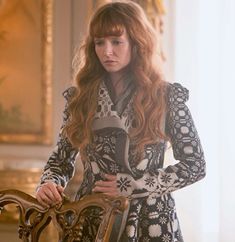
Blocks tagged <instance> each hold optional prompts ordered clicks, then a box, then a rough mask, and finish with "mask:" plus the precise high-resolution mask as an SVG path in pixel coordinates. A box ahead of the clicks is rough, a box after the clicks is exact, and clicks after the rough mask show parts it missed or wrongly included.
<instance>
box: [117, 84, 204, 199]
mask: <svg viewBox="0 0 235 242" xmlns="http://www.w3.org/2000/svg"><path fill="white" fill-rule="evenodd" d="M187 100H188V90H187V89H186V88H184V87H182V86H181V85H180V84H177V83H174V84H169V90H168V105H167V106H168V109H167V114H166V121H165V122H166V134H167V135H168V137H169V138H170V142H171V146H172V148H173V154H174V158H175V159H176V160H178V163H176V164H175V165H170V166H168V167H166V168H160V169H157V170H156V171H155V172H154V173H152V172H150V171H147V169H146V172H145V173H144V174H143V176H142V177H140V178H138V179H134V178H133V177H132V176H131V175H129V174H124V173H119V174H118V176H117V184H118V188H119V192H120V194H121V195H124V196H129V197H133V198H134V197H145V196H149V195H151V194H152V195H154V196H162V195H164V194H167V193H170V192H173V191H175V190H178V189H181V188H183V187H186V186H188V185H190V184H193V183H195V182H197V181H199V180H200V179H202V178H203V177H204V176H205V160H204V154H203V150H202V147H201V143H200V140H199V137H198V134H197V131H196V128H195V126H194V122H193V119H192V116H191V114H190V111H189V109H188V107H187V105H186V104H185V102H186V101H187ZM143 162H144V161H143Z"/></svg>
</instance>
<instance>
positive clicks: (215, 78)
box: [167, 0, 235, 242]
mask: <svg viewBox="0 0 235 242" xmlns="http://www.w3.org/2000/svg"><path fill="white" fill-rule="evenodd" d="M167 2H170V1H167ZM170 4H171V6H172V8H171V9H173V11H174V14H173V15H172V16H173V17H172V19H171V22H172V23H173V29H172V30H173V31H174V38H173V39H172V41H171V43H172V45H174V51H173V52H172V53H169V57H168V58H173V60H174V69H172V72H173V76H174V79H175V81H180V82H181V83H183V84H184V85H185V86H186V87H188V88H189V89H190V94H191V95H190V96H191V99H190V102H189V106H190V108H191V110H192V113H193V116H194V119H195V122H196V126H197V128H198V131H199V134H200V137H201V139H202V143H203V146H204V151H205V156H206V161H207V177H206V178H205V180H203V181H201V182H199V183H198V184H195V185H193V186H191V187H190V188H188V189H185V191H184V190H183V191H180V192H178V193H177V194H176V196H177V198H178V203H177V204H178V208H179V211H180V212H179V216H180V218H181V221H182V230H183V233H184V234H185V241H190V242H210V241H213V242H224V241H226V242H233V241H234V228H235V227H234V218H235V212H234V205H235V195H234V192H233V190H234V187H235V180H234V170H235V157H234V152H233V151H234V137H235V131H234V121H235V108H234V103H235V102H234V95H235V94H234V90H235V73H234V56H235V46H234V43H235V15H234V10H235V1H233V0H207V1H204V0H191V1H188V0H178V1H171V3H170Z"/></svg>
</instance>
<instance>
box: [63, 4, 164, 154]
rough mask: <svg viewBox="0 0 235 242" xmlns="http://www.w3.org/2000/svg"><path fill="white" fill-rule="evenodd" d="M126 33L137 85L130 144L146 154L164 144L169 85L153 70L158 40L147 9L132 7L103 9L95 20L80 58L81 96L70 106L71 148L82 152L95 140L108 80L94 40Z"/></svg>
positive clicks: (66, 130)
mask: <svg viewBox="0 0 235 242" xmlns="http://www.w3.org/2000/svg"><path fill="white" fill-rule="evenodd" d="M124 29H126V31H127V34H128V36H129V38H130V42H131V46H132V52H131V54H132V56H131V62H130V64H129V71H130V73H132V75H133V77H134V78H133V80H134V81H135V84H136V95H135V97H134V101H133V108H134V112H135V127H134V128H132V129H131V132H130V134H129V135H130V137H131V142H132V144H134V145H136V147H137V150H143V147H144V146H145V145H146V144H150V143H156V142H158V141H159V139H166V136H165V134H164V130H163V127H162V123H163V122H164V120H163V119H164V113H165V109H166V103H165V92H166V82H165V81H164V80H163V78H162V76H161V72H160V71H159V68H156V66H155V65H154V63H155V62H154V57H156V52H155V50H156V42H157V39H156V35H155V31H154V29H153V27H152V26H151V24H150V23H149V21H148V20H147V17H146V15H145V14H144V11H143V9H142V8H141V7H140V6H139V5H138V4H136V3H134V2H131V1H129V2H114V3H108V4H105V5H103V6H102V7H100V8H99V9H98V10H97V11H96V12H95V14H94V15H93V17H92V19H91V21H90V25H89V32H88V35H87V37H86V39H85V42H84V44H83V45H82V46H81V48H80V51H79V53H78V55H77V56H76V57H75V58H76V59H77V60H79V63H80V66H79V68H77V73H76V78H75V80H76V85H77V93H76V95H75V96H74V98H73V99H72V100H71V102H70V103H69V106H68V111H69V113H70V119H69V121H68V122H67V125H66V126H65V128H64V134H66V136H67V137H68V138H69V140H70V141H71V143H72V144H73V146H75V147H78V148H80V149H83V148H84V147H85V146H86V145H87V144H88V143H89V142H90V141H91V138H92V133H91V125H92V121H93V117H94V114H95V112H96V108H97V95H98V89H99V86H100V83H101V81H102V80H103V79H104V77H105V75H106V74H107V73H106V71H105V70H104V68H103V67H102V65H101V64H100V62H99V60H98V57H97V56H96V53H95V45H94V38H95V37H104V36H110V35H114V36H120V35H121V34H122V33H123V31H124Z"/></svg>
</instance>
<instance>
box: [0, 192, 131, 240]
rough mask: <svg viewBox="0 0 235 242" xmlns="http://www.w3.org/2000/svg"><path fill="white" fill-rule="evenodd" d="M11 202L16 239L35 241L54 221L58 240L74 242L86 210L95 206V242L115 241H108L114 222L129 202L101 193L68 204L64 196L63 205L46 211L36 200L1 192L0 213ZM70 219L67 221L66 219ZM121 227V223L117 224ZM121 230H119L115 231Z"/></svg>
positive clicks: (22, 193)
mask: <svg viewBox="0 0 235 242" xmlns="http://www.w3.org/2000/svg"><path fill="white" fill-rule="evenodd" d="M11 203H14V204H16V205H17V207H18V209H19V229H18V233H19V238H20V239H21V240H22V241H23V242H30V241H31V242H38V241H39V238H40V235H41V232H42V231H43V230H44V229H45V228H46V227H47V226H48V225H49V224H50V222H51V221H53V223H54V226H55V227H56V229H57V231H58V234H59V240H60V241H62V242H75V241H76V242H77V241H81V240H79V237H80V236H81V233H82V230H83V222H84V219H85V217H84V213H83V211H85V209H86V208H88V207H98V208H100V209H101V211H102V220H101V223H100V224H99V229H98V232H97V235H96V240H95V241H96V242H101V241H102V242H108V241H112V242H114V241H118V238H113V237H112V239H110V237H111V236H112V235H111V234H112V227H113V225H114V222H115V219H116V218H117V217H118V216H119V219H120V216H121V219H124V220H125V216H126V214H127V212H128V207H129V201H128V199H127V198H124V197H116V198H111V197H107V196H104V195H102V194H92V195H88V196H86V197H84V198H82V199H81V200H79V201H74V202H71V201H69V200H68V199H67V198H66V197H64V199H63V202H62V203H61V204H59V205H56V206H54V207H51V208H45V207H43V206H42V205H40V204H39V203H38V201H37V200H36V199H35V198H34V197H32V196H30V195H28V194H26V193H24V192H22V191H19V190H3V191H0V208H1V210H2V209H3V207H4V206H5V205H7V204H11ZM68 214H69V215H70V216H71V217H72V221H70V222H69V223H68V222H67V219H66V216H68ZM120 224H121V223H120ZM118 229H121V228H118Z"/></svg>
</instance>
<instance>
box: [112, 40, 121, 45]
mask: <svg viewBox="0 0 235 242" xmlns="http://www.w3.org/2000/svg"><path fill="white" fill-rule="evenodd" d="M112 43H113V44H114V45H120V44H121V43H122V42H121V41H120V40H113V41H112Z"/></svg>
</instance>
